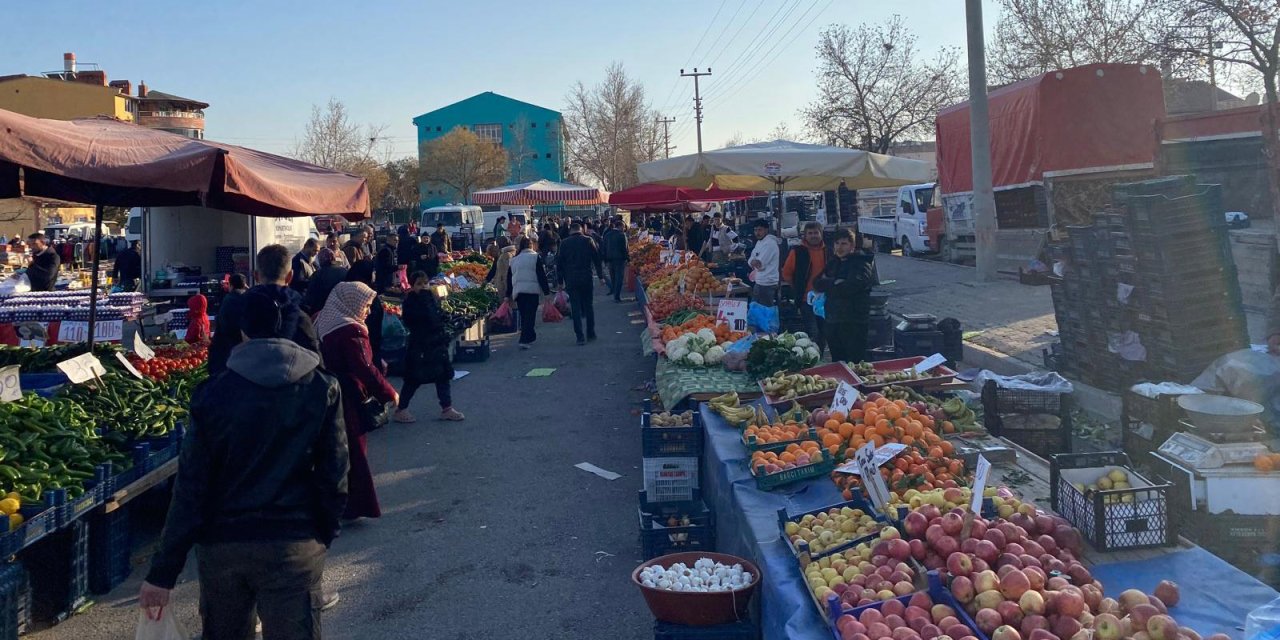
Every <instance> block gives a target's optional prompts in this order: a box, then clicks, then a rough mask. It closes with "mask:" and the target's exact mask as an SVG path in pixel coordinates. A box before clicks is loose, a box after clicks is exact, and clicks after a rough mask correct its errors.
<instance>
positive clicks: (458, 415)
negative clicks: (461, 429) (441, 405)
mask: <svg viewBox="0 0 1280 640" xmlns="http://www.w3.org/2000/svg"><path fill="white" fill-rule="evenodd" d="M440 419H441V420H448V421H450V422H461V421H462V420H466V419H467V417H466V416H464V415H462V412H461V411H458V410H457V409H454V408H453V407H449V408H448V409H445V410H444V411H441V412H440Z"/></svg>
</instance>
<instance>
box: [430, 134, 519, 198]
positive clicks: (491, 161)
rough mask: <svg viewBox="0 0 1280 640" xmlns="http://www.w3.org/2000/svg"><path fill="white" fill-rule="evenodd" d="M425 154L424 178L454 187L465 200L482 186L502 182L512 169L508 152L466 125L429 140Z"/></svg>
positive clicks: (492, 185) (437, 184)
mask: <svg viewBox="0 0 1280 640" xmlns="http://www.w3.org/2000/svg"><path fill="white" fill-rule="evenodd" d="M422 155H423V162H422V180H423V182H426V183H428V184H432V185H436V186H443V187H448V188H450V189H452V190H453V191H454V192H455V193H457V194H458V199H459V200H460V201H462V202H467V201H468V200H470V198H471V194H472V193H474V192H476V191H479V190H480V189H488V188H490V187H496V186H498V185H500V184H502V182H503V181H504V180H506V179H507V175H508V173H509V172H510V166H509V165H508V162H507V152H506V151H503V150H502V147H500V146H498V145H496V144H494V143H492V142H489V141H487V140H481V139H480V137H479V136H477V135H476V134H475V133H472V132H471V131H470V130H468V129H466V128H465V127H456V128H454V130H453V131H450V132H449V133H446V134H444V135H443V136H440V137H439V138H436V139H434V140H432V141H430V142H428V143H426V144H425V145H423V149H422Z"/></svg>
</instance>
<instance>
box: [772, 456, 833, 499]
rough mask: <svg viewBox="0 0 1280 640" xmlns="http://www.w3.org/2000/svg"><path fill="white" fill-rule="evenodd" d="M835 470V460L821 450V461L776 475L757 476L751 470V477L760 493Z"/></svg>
mask: <svg viewBox="0 0 1280 640" xmlns="http://www.w3.org/2000/svg"><path fill="white" fill-rule="evenodd" d="M835 468H836V461H835V459H834V458H832V457H831V454H830V453H828V452H827V450H826V449H823V450H822V459H821V460H819V461H817V462H814V463H811V464H806V465H804V466H802V467H795V468H794V469H787V470H786V471H779V472H778V473H771V474H768V475H759V476H758V475H756V474H755V470H754V469H752V470H751V475H752V476H754V477H755V479H756V488H757V489H759V490H761V491H770V490H772V489H777V488H778V487H781V486H785V485H788V484H791V483H793V482H799V481H801V480H808V479H809V478H817V477H820V476H825V475H828V474H830V473H831V472H832V471H833V470H835Z"/></svg>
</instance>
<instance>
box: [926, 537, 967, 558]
mask: <svg viewBox="0 0 1280 640" xmlns="http://www.w3.org/2000/svg"><path fill="white" fill-rule="evenodd" d="M933 548H934V550H935V551H937V552H938V555H939V556H940V557H943V558H947V557H950V556H951V554H953V553H955V552H957V551H959V550H960V541H959V540H956V539H955V538H953V537H951V536H942V537H941V538H938V540H937V541H936V542H934V543H933Z"/></svg>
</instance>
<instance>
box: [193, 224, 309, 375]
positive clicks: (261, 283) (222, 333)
mask: <svg viewBox="0 0 1280 640" xmlns="http://www.w3.org/2000/svg"><path fill="white" fill-rule="evenodd" d="M257 261H258V268H257V270H256V271H255V272H254V273H255V275H257V277H258V285H257V286H255V287H253V288H252V289H249V292H250V293H253V292H255V291H257V292H259V293H262V294H264V295H266V296H268V297H269V298H271V299H272V300H274V301H275V302H276V304H277V305H279V306H280V332H279V333H278V334H276V335H277V336H278V337H281V338H287V339H289V340H293V341H294V342H296V343H297V344H298V346H300V347H302V348H304V349H307V350H309V351H313V352H315V353H317V354H319V353H320V338H318V337H317V336H316V327H315V325H314V324H312V322H311V316H308V315H307V314H305V313H303V312H302V294H300V293H298V292H297V291H294V290H293V289H290V288H289V279H290V278H291V277H292V276H293V272H292V270H291V269H290V265H289V250H288V249H286V248H285V247H284V245H279V244H270V245H267V246H265V247H263V248H262V250H261V251H259V252H258V257H257ZM243 313H244V311H243V308H242V307H240V306H238V304H233V305H232V306H231V308H227V305H225V304H224V305H223V306H222V308H220V309H218V315H217V325H216V327H215V330H214V332H213V340H211V341H210V342H209V373H210V374H215V373H218V372H220V371H222V370H223V369H225V368H226V367H227V358H228V357H230V356H231V350H232V349H233V348H234V347H235V346H236V345H237V344H239V343H240V341H239V338H238V336H239V335H240V327H241V325H240V323H241V316H243Z"/></svg>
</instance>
